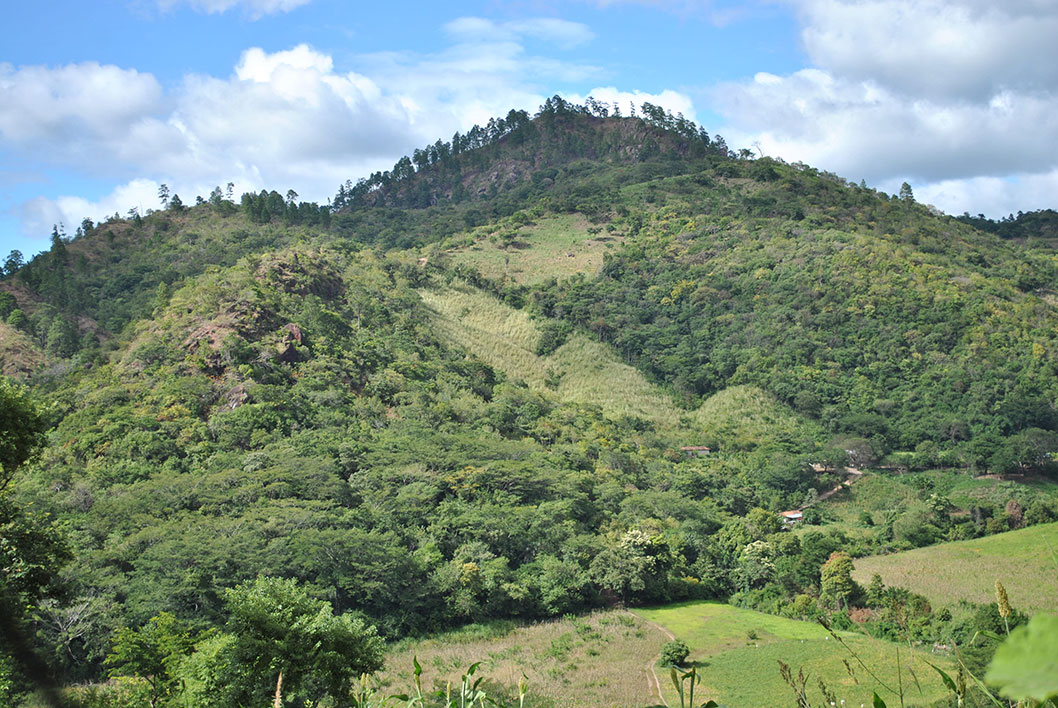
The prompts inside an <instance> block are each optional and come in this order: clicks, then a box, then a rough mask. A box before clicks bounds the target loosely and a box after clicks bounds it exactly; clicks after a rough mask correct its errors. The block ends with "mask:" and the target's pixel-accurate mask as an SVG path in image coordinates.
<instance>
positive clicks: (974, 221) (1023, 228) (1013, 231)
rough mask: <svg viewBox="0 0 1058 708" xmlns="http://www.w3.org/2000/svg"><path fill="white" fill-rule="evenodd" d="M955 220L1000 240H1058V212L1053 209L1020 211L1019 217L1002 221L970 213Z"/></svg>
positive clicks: (964, 213)
mask: <svg viewBox="0 0 1058 708" xmlns="http://www.w3.org/2000/svg"><path fill="white" fill-rule="evenodd" d="M955 218H956V219H957V220H959V221H961V222H963V223H964V224H969V225H970V226H973V227H975V228H978V229H981V230H982V231H987V232H989V233H993V234H996V235H997V236H999V237H1000V238H1020V239H1032V238H1036V239H1055V238H1058V212H1056V211H1054V210H1053V209H1039V210H1036V211H1030V212H1020V211H1019V212H1018V214H1017V216H1014V214H1008V215H1006V216H1004V217H1002V218H1000V219H989V218H988V217H986V216H985V215H984V214H978V215H977V216H971V215H970V214H969V212H963V214H962V215H961V216H957V217H955Z"/></svg>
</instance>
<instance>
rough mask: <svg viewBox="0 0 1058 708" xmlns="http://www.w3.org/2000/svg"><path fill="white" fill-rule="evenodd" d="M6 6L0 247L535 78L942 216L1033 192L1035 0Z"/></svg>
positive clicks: (311, 186)
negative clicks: (669, 113) (909, 199)
mask: <svg viewBox="0 0 1058 708" xmlns="http://www.w3.org/2000/svg"><path fill="white" fill-rule="evenodd" d="M993 5H994V3H991V2H986V1H985V0H855V1H853V0H759V1H756V2H754V1H752V0H751V1H750V2H740V3H725V2H711V1H709V0H634V1H633V0H610V1H608V2H605V1H604V2H592V1H589V0H584V1H581V2H549V1H548V0H526V1H524V2H496V1H492V2H450V3H416V2H402V1H399V0H398V1H395V2H388V3H351V2H337V1H333V0H127V1H116V0H112V1H104V2H99V3H93V5H92V11H91V12H90V13H86V12H85V11H84V7H85V4H84V3H83V2H78V3H74V2H64V1H58V2H50V3H46V4H44V3H19V4H17V5H16V6H14V7H10V8H7V9H6V11H5V19H6V22H5V24H6V29H5V30H4V39H3V40H2V42H0V167H2V169H0V255H2V254H6V253H7V252H8V251H9V250H10V249H12V248H18V249H20V250H22V251H23V253H25V254H26V255H27V256H28V255H30V254H32V253H34V252H36V251H38V250H41V249H44V248H46V247H47V246H48V240H47V237H48V235H49V233H50V231H51V225H52V224H53V223H55V222H57V221H62V222H64V223H65V224H66V227H67V231H68V232H72V231H73V230H74V229H75V228H76V226H77V224H78V223H80V221H81V219H82V218H83V217H85V216H88V217H91V218H93V219H96V220H98V219H99V218H100V217H103V216H105V215H107V214H113V213H114V212H119V213H121V214H125V213H126V212H127V211H128V210H129V209H130V208H132V207H137V208H140V209H146V208H150V207H154V206H156V204H157V197H156V194H157V189H158V185H159V184H160V183H162V182H165V183H166V184H168V185H170V187H171V188H172V189H173V191H175V192H177V193H179V194H180V195H181V196H182V197H183V198H184V199H185V201H191V200H193V198H194V196H195V195H196V194H202V195H207V194H208V192H209V190H210V189H211V188H212V187H213V186H215V185H224V184H226V183H227V182H229V181H231V182H235V184H236V190H237V191H242V190H249V189H261V188H269V189H273V188H274V189H277V190H280V191H284V192H285V191H286V189H289V188H293V189H295V190H296V191H298V192H299V194H300V195H301V197H302V198H307V199H313V200H319V201H325V200H326V199H327V197H329V196H330V195H332V194H333V193H334V191H335V189H336V187H337V185H338V184H339V183H340V182H342V181H344V180H345V179H354V180H355V179H356V178H358V177H360V176H362V175H364V174H366V173H368V172H370V171H372V170H375V169H383V168H387V167H389V166H390V165H391V164H392V163H393V162H394V161H395V160H396V159H397V158H398V157H399V156H400V155H402V154H404V153H407V152H410V151H411V150H412V149H413V148H414V147H416V146H420V145H422V144H425V143H427V142H433V141H434V140H435V139H437V138H444V139H447V138H448V137H450V136H451V135H452V133H453V132H454V131H456V130H465V129H466V128H468V127H470V125H472V124H473V123H475V122H483V121H485V120H487V118H488V117H489V116H490V115H495V114H503V113H506V111H507V110H508V109H510V108H524V109H527V110H530V111H532V110H533V109H534V108H535V107H536V106H538V105H539V103H540V102H541V101H542V100H543V99H544V98H545V97H547V96H549V95H552V94H555V93H559V94H562V95H564V96H566V97H568V98H570V99H573V100H579V99H581V98H583V97H585V96H587V95H589V94H592V95H594V96H595V97H596V98H600V99H604V100H611V101H613V100H616V101H620V102H621V103H622V104H627V103H628V102H630V101H635V102H636V103H641V102H642V101H644V100H649V101H651V102H653V103H660V104H662V105H665V106H667V107H669V108H670V109H672V110H674V111H682V112H683V113H685V114H686V115H687V116H688V117H691V118H694V119H695V120H697V121H699V122H700V123H702V124H703V125H705V127H706V128H707V129H708V130H709V131H710V132H711V133H718V132H719V133H722V134H723V135H724V136H725V137H726V138H727V140H728V143H729V144H730V145H732V146H733V147H736V148H737V147H749V146H751V145H756V146H758V147H759V149H760V150H762V151H763V152H765V153H766V154H769V155H774V156H779V157H782V158H784V159H786V160H788V161H791V162H795V161H799V160H800V161H803V162H806V163H808V164H811V165H814V166H816V167H820V168H823V169H828V170H831V171H833V172H836V173H838V174H840V175H842V176H845V177H848V178H850V179H854V180H857V181H858V180H859V179H861V178H862V179H866V180H867V181H868V183H870V184H871V185H872V186H876V187H878V188H880V189H884V190H886V191H895V189H896V188H897V187H898V185H899V184H900V182H902V181H904V180H905V179H906V180H908V181H909V182H911V184H912V185H913V186H914V187H915V192H916V195H917V196H918V198H919V200H920V201H926V202H931V203H934V204H936V205H937V206H938V207H940V208H942V209H944V210H945V211H948V212H950V213H961V212H962V211H964V210H965V211H970V212H973V213H977V212H984V213H987V214H989V215H991V216H1000V215H1004V214H1006V213H1008V212H1011V211H1017V210H1019V209H1020V210H1029V209H1036V208H1042V207H1056V206H1058V198H1055V197H1056V196H1058V150H1055V147H1056V146H1058V117H1056V116H1058V43H1056V42H1054V41H1053V38H1054V37H1055V36H1058V3H1055V2H1052V1H1051V0H1008V2H1006V3H1004V4H1003V5H1002V6H1001V7H999V8H997V7H993Z"/></svg>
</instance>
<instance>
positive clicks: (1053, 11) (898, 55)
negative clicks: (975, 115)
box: [797, 0, 1058, 101]
mask: <svg viewBox="0 0 1058 708" xmlns="http://www.w3.org/2000/svg"><path fill="white" fill-rule="evenodd" d="M797 6H798V8H799V11H800V13H801V16H802V20H803V22H804V29H803V31H802V40H803V43H804V46H805V49H806V51H807V52H808V56H809V57H810V58H811V60H812V61H813V63H814V64H815V65H816V66H819V67H824V68H826V69H828V70H830V71H833V72H834V73H836V74H839V75H841V76H843V77H845V78H848V79H852V80H863V81H866V80H870V81H875V82H878V83H880V84H882V85H885V86H890V87H892V88H894V89H897V90H900V91H901V92H903V93H907V94H909V95H912V96H915V97H928V98H938V97H945V98H956V99H964V100H975V101H987V100H988V99H989V98H991V97H992V96H993V95H994V94H996V93H999V92H1001V91H1006V90H1030V91H1031V90H1039V89H1044V90H1050V89H1052V88H1053V87H1054V86H1055V82H1056V81H1058V43H1056V42H1055V41H1054V38H1055V37H1058V6H1056V5H1055V4H1054V3H1051V2H1046V3H1045V2H1033V1H1032V0H1010V1H1004V2H1002V3H996V2H992V1H991V0H867V1H865V2H849V1H848V0H801V1H800V2H797Z"/></svg>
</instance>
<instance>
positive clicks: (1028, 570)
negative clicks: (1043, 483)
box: [853, 523, 1058, 613]
mask: <svg viewBox="0 0 1058 708" xmlns="http://www.w3.org/2000/svg"><path fill="white" fill-rule="evenodd" d="M875 573H878V574H879V575H880V576H881V577H882V581H883V582H885V584H886V585H896V586H900V587H905V588H908V589H909V590H913V591H914V592H917V593H921V594H922V595H925V596H926V597H928V598H929V599H930V601H931V602H932V603H934V604H935V605H938V606H941V605H948V604H952V603H955V602H958V601H959V600H969V601H971V602H980V603H988V602H995V581H996V580H1000V581H1001V582H1002V583H1003V586H1004V587H1005V588H1006V590H1007V594H1008V595H1009V597H1010V603H1011V604H1012V605H1013V606H1014V607H1015V608H1017V609H1019V610H1022V611H1024V612H1030V613H1032V612H1039V611H1051V612H1054V611H1058V523H1052V524H1041V525H1039V526H1030V527H1028V528H1024V529H1019V530H1017V531H1008V532H1006V533H1000V534H996V535H994V536H986V537H985V538H977V539H973V540H971V541H954V542H952V543H942V544H938V545H936V546H927V547H925V548H916V549H914V550H910V551H904V552H902V553H893V554H890V555H886V556H871V557H868V558H858V559H856V570H855V572H853V578H854V579H855V580H856V581H857V582H859V583H868V582H870V579H871V576H873V575H874V574H875Z"/></svg>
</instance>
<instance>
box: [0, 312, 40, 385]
mask: <svg viewBox="0 0 1058 708" xmlns="http://www.w3.org/2000/svg"><path fill="white" fill-rule="evenodd" d="M43 362H44V354H43V352H41V350H40V348H39V347H37V346H35V345H34V343H33V342H32V341H30V339H29V337H27V336H26V335H25V334H24V333H23V332H19V331H18V330H17V329H15V328H14V327H12V326H10V325H8V324H7V323H6V322H0V373H2V374H3V375H4V376H24V375H26V374H29V373H31V372H33V371H35V370H36V369H37V368H38V367H39V366H40V365H41V364H42V363H43Z"/></svg>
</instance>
